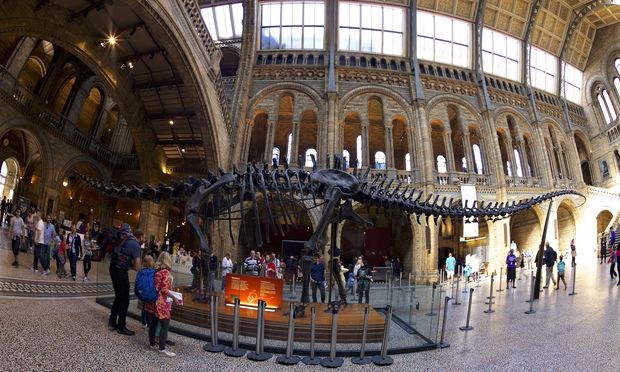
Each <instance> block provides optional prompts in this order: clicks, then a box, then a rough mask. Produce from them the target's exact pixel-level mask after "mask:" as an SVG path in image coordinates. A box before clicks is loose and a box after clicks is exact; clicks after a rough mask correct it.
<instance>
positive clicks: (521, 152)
mask: <svg viewBox="0 0 620 372" xmlns="http://www.w3.org/2000/svg"><path fill="white" fill-rule="evenodd" d="M517 148H518V149H519V157H520V158H521V159H520V160H521V170H522V172H523V177H525V178H530V177H532V173H531V171H530V170H529V169H528V167H529V163H528V159H527V150H526V149H525V141H524V140H523V137H521V136H519V137H517Z"/></svg>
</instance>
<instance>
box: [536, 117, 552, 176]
mask: <svg viewBox="0 0 620 372" xmlns="http://www.w3.org/2000/svg"><path fill="white" fill-rule="evenodd" d="M531 126H532V128H534V132H535V135H534V136H533V141H535V142H536V143H533V144H532V145H534V148H536V147H538V148H539V149H545V151H544V153H545V156H534V159H533V160H534V163H535V164H536V169H537V170H538V172H537V173H538V176H539V177H541V179H542V181H543V183H544V184H545V185H546V186H547V187H549V188H552V187H553V168H552V162H551V157H550V156H549V155H550V153H549V150H548V149H547V147H546V145H545V141H544V136H543V132H542V129H541V128H540V125H539V124H538V122H536V121H535V122H532V123H531ZM532 155H534V152H532Z"/></svg>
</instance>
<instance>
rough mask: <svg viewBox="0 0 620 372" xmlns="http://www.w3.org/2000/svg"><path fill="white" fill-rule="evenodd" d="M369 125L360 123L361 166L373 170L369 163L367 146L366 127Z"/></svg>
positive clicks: (372, 165)
mask: <svg viewBox="0 0 620 372" xmlns="http://www.w3.org/2000/svg"><path fill="white" fill-rule="evenodd" d="M369 125H370V124H369V123H368V122H365V123H362V166H364V167H367V168H373V167H374V164H371V162H370V148H369V145H368V127H369Z"/></svg>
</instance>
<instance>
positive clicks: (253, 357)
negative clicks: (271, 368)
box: [248, 300, 272, 362]
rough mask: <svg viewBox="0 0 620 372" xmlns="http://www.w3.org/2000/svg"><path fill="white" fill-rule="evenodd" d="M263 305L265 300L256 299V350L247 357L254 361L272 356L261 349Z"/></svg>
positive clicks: (263, 327)
mask: <svg viewBox="0 0 620 372" xmlns="http://www.w3.org/2000/svg"><path fill="white" fill-rule="evenodd" d="M265 306H266V303H265V301H263V300H259V301H258V312H257V314H256V351H253V352H251V353H248V359H250V360H253V361H255V362H263V361H265V360H268V359H270V358H271V357H272V355H271V354H269V353H265V352H264V350H263V342H264V341H265V339H264V337H265Z"/></svg>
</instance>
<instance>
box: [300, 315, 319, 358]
mask: <svg viewBox="0 0 620 372" xmlns="http://www.w3.org/2000/svg"><path fill="white" fill-rule="evenodd" d="M315 334H316V308H315V307H314V306H312V307H311V308H310V356H307V357H304V358H303V359H302V360H301V362H302V363H303V364H306V365H309V366H315V365H317V364H321V361H322V360H323V359H322V358H317V357H315V356H314V338H315Z"/></svg>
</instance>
